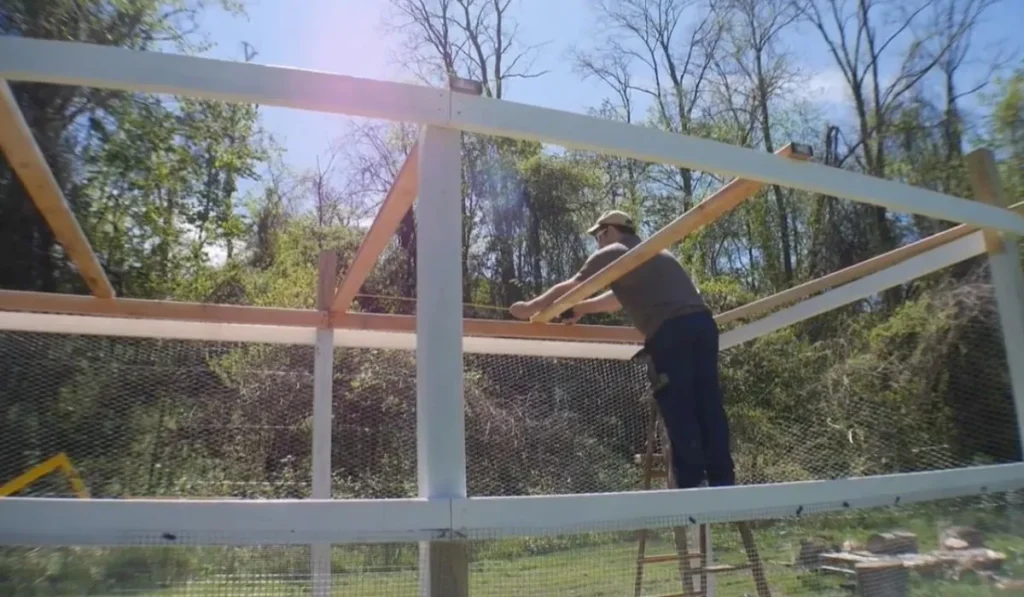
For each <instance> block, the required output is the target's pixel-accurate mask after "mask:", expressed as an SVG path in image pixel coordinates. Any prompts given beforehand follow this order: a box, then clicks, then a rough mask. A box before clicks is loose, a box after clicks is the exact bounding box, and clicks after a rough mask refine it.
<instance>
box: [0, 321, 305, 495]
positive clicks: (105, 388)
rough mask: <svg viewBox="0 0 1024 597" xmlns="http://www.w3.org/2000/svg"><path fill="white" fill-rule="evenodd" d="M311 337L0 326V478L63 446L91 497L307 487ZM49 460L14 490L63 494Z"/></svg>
mask: <svg viewBox="0 0 1024 597" xmlns="http://www.w3.org/2000/svg"><path fill="white" fill-rule="evenodd" d="M312 363H313V351H312V347H302V346H272V345H259V344H227V343H211V342H189V341H168V340H152V339H129V338H108V337H101V336H70V335H56V334H34V333H21V332H0V484H6V483H10V482H12V481H14V480H16V479H18V478H23V479H24V477H23V475H26V474H32V472H33V471H38V470H39V469H38V467H39V466H40V465H41V464H43V463H45V462H47V461H48V460H49V459H51V458H52V457H54V456H55V455H59V454H64V455H66V456H67V458H68V460H69V462H70V464H71V465H72V466H73V467H74V468H75V469H76V470H77V472H78V473H79V474H80V476H81V478H82V481H83V483H84V485H85V486H86V488H87V489H88V491H89V493H90V495H91V496H92V497H129V496H136V497H172V496H180V497H274V498H285V497H304V496H308V495H309V493H310V472H309V471H310V466H311V464H310V445H311V441H312V440H311V430H312V421H311V416H312ZM61 474H62V472H61V471H54V472H53V473H52V474H47V475H45V476H44V477H41V478H39V479H38V480H36V481H33V482H32V483H30V484H28V485H26V486H25V487H23V488H21V489H20V490H19V491H18V492H17V495H21V496H55V497H59V496H70V495H73V493H72V492H71V488H70V485H69V484H68V483H67V481H66V480H62V479H60V475H61Z"/></svg>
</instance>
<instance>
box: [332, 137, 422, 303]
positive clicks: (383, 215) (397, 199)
mask: <svg viewBox="0 0 1024 597" xmlns="http://www.w3.org/2000/svg"><path fill="white" fill-rule="evenodd" d="M419 153H420V152H419V144H418V143H417V144H415V145H413V147H412V151H410V152H409V156H408V157H407V158H405V162H404V163H403V164H402V167H401V169H399V171H398V177H397V178H395V182H394V184H392V185H391V190H389V191H388V195H387V197H385V198H384V203H382V204H381V206H380V210H379V211H378V212H377V217H375V218H374V220H373V224H372V225H370V230H369V231H368V232H367V233H366V236H365V237H364V238H363V242H362V243H360V245H359V249H357V250H356V255H355V257H354V258H353V259H352V263H351V264H350V265H349V267H348V271H347V272H346V273H345V277H344V278H343V279H342V281H341V284H339V285H338V291H337V292H336V293H335V295H334V301H333V302H332V304H331V311H335V312H337V311H341V312H344V311H347V310H348V307H349V305H350V304H351V303H352V299H354V298H355V296H356V293H358V292H359V289H360V288H362V286H363V282H365V281H366V278H367V277H368V276H369V275H370V270H372V269H373V266H374V265H375V264H376V263H377V259H378V258H379V257H380V254H381V253H383V252H384V249H385V248H386V247H387V246H388V242H390V241H391V237H392V236H394V234H395V231H396V230H398V226H399V224H401V223H402V218H404V217H405V214H406V213H407V212H408V211H409V208H411V207H412V203H413V201H414V200H415V199H416V185H417V181H418V179H419Z"/></svg>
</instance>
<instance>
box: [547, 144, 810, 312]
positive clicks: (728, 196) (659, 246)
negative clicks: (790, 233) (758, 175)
mask: <svg viewBox="0 0 1024 597" xmlns="http://www.w3.org/2000/svg"><path fill="white" fill-rule="evenodd" d="M775 154H776V155H778V156H782V157H789V158H795V159H802V160H806V159H809V158H810V157H811V156H810V152H809V149H805V148H804V147H803V146H794V145H793V144H788V145H786V146H785V147H783V148H782V149H780V150H778V151H777V152H775ZM764 186H765V185H764V183H762V182H758V181H751V180H742V179H736V180H733V181H732V182H730V183H729V184H727V185H725V186H724V187H722V188H721V189H719V190H718V192H716V193H715V194H714V195H712V196H711V197H708V198H707V199H705V200H704V201H701V202H700V203H699V204H698V205H697V206H696V207H693V208H692V209H690V210H689V211H687V212H686V213H685V214H683V215H681V216H679V217H678V218H676V219H675V220H672V222H670V223H669V224H668V225H667V226H665V227H664V228H662V229H661V230H659V231H657V232H655V233H654V234H653V235H651V236H650V238H648V239H646V240H644V241H643V242H642V243H640V244H638V245H637V246H635V247H633V248H632V249H630V250H629V251H628V252H627V253H626V254H625V255H623V256H622V257H619V258H618V259H616V260H615V261H613V262H611V263H609V264H608V265H607V266H605V268H604V269H602V270H601V271H599V272H597V273H596V274H594V275H593V276H591V277H590V278H588V279H587V280H586V281H585V282H583V283H582V284H580V285H579V286H577V287H576V288H574V289H572V290H570V291H569V292H567V293H565V294H564V295H562V296H561V297H560V298H559V299H558V300H557V301H555V302H554V303H552V304H551V305H550V306H549V307H548V308H547V309H544V310H543V311H541V312H540V313H537V314H536V315H534V316H533V317H532V318H531V321H533V322H535V323H547V322H549V321H551V320H552V319H554V318H555V317H557V316H559V315H561V314H562V313H564V312H565V311H566V310H567V309H569V308H571V307H572V306H573V305H575V304H577V303H579V302H580V301H582V300H584V299H586V298H587V297H589V296H591V295H592V294H594V293H595V292H597V291H599V290H601V289H602V288H605V287H607V286H608V285H609V284H611V283H612V282H615V281H616V280H618V279H619V278H621V277H622V276H624V275H626V274H628V273H629V272H631V271H633V270H634V269H636V268H637V267H639V266H640V265H641V264H643V263H644V262H645V261H647V260H648V259H650V258H651V257H654V256H655V255H657V254H658V253H659V252H660V251H662V250H664V249H667V248H668V247H670V246H672V245H673V244H675V243H676V242H679V241H680V240H682V239H683V238H684V237H685V236H686V235H687V234H690V233H692V232H694V231H696V230H699V229H700V228H702V227H704V226H706V225H708V224H710V223H711V222H714V221H715V220H717V219H718V218H720V217H722V216H723V215H725V214H726V213H728V212H730V211H732V210H733V209H735V208H736V207H737V206H738V205H739V204H741V203H743V202H744V201H745V200H747V199H748V198H749V197H751V196H752V195H754V193H756V192H758V191H759V190H761V188H762V187H764Z"/></svg>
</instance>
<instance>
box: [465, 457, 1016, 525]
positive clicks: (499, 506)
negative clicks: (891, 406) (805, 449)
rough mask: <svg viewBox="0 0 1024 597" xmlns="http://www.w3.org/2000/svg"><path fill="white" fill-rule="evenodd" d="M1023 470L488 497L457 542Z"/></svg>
mask: <svg viewBox="0 0 1024 597" xmlns="http://www.w3.org/2000/svg"><path fill="white" fill-rule="evenodd" d="M1022 475H1024V464H1019V463H1015V464H1001V465H993V466H982V467H976V468H964V469H953V470H945V471H934V472H923V473H906V474H900V475H882V476H876V477H862V478H856V479H841V480H837V481H807V482H798V483H776V484H771V485H753V486H736V487H716V488H701V489H688V490H652V491H637V492H629V493H605V494H586V495H550V496H529V497H487V498H471V499H469V500H463V501H461V502H460V501H458V500H456V502H455V503H454V505H453V508H452V513H453V514H452V516H453V520H452V524H453V528H454V529H455V532H456V533H457V534H458V535H460V536H467V537H470V538H498V537H509V536H527V535H560V534H572V533H582V532H591V531H602V530H608V531H612V530H633V529H640V528H651V527H655V526H668V525H673V524H680V523H682V524H700V523H712V522H729V521H740V520H763V519H769V518H786V517H792V516H803V515H810V514H814V513H821V512H834V511H841V510H847V509H852V508H871V507H881V506H894V505H903V504H909V503H914V502H921V501H930V500H939V499H945V498H954V497H960V496H967V495H976V494H979V493H986V492H999V491H1010V490H1015V489H1020V488H1022V487H1024V476H1022Z"/></svg>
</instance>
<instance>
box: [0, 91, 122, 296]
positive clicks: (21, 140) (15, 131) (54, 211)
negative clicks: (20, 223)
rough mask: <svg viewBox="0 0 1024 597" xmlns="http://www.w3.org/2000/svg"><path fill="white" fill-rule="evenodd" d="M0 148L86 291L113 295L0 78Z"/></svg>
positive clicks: (111, 287)
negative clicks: (84, 284)
mask: <svg viewBox="0 0 1024 597" xmlns="http://www.w3.org/2000/svg"><path fill="white" fill-rule="evenodd" d="M0 149H2V150H3V152H4V155H6V156H7V162H8V163H9V164H10V165H11V168H12V169H13V170H14V172H15V173H16V174H17V175H18V178H19V179H20V180H21V184H22V185H23V186H24V187H25V191H26V192H27V193H28V195H29V197H31V198H32V202H33V203H35V205H36V208H37V209H38V210H39V213H41V214H42V215H43V218H44V219H45V220H46V223H47V224H48V225H49V226H50V230H52V231H53V235H54V237H55V238H56V239H57V242H59V243H60V244H61V246H63V247H64V251H65V252H66V253H67V255H68V258H69V259H70V260H71V263H73V264H74V265H75V267H76V268H78V272H79V274H80V275H81V276H82V278H83V279H84V280H85V283H86V285H87V286H88V287H89V291H90V292H92V294H93V295H94V296H96V297H98V298H103V299H106V298H111V297H113V296H114V287H113V286H111V285H110V280H109V279H107V274H106V272H104V271H103V267H102V266H101V265H100V262H99V260H98V259H97V258H96V254H95V253H93V250H92V247H91V246H90V245H89V240H88V239H87V238H85V233H84V232H82V228H81V226H79V225H78V221H77V220H76V219H75V215H74V213H72V211H71V208H70V207H69V206H68V203H67V201H65V199H64V193H63V192H62V191H61V190H60V185H58V184H57V180H56V179H55V178H54V177H53V172H51V171H50V167H49V165H47V163H46V158H45V157H43V152H42V150H41V149H40V148H39V145H38V144H37V143H36V140H35V138H34V137H33V136H32V130H31V129H30V128H29V126H28V123H27V122H26V121H25V117H24V115H23V114H22V113H21V110H20V109H19V108H18V102H17V101H16V100H15V99H14V94H13V93H12V92H11V88H10V86H9V85H8V84H7V82H6V81H3V80H0Z"/></svg>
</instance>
